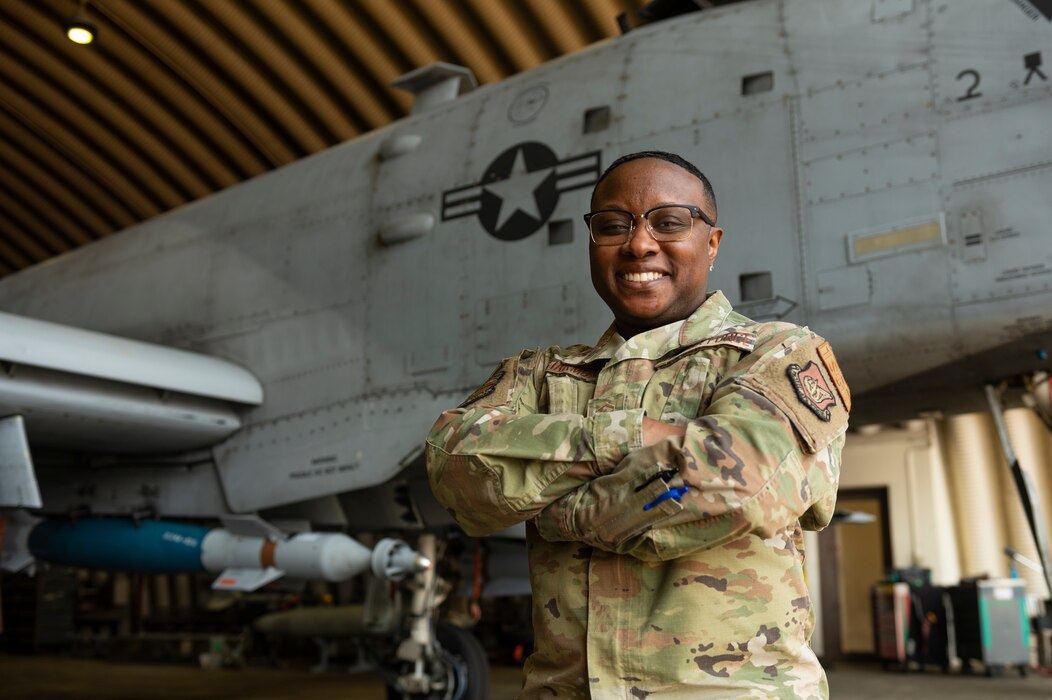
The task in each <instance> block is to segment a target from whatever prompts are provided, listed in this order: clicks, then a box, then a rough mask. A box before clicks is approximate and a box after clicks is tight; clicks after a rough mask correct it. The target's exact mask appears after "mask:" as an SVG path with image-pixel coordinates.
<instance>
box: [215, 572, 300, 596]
mask: <svg viewBox="0 0 1052 700" xmlns="http://www.w3.org/2000/svg"><path fill="white" fill-rule="evenodd" d="M284 575H285V572H284V571H282V570H281V569H275V568H274V567H273V566H268V567H267V568H266V569H224V570H223V572H222V573H220V574H219V577H218V578H217V579H216V580H215V581H213V582H212V588H213V589H214V590H217V591H245V592H250V591H255V590H258V589H260V588H262V587H263V586H265V585H267V584H268V583H270V582H271V581H277V580H278V579H279V578H281V577H282V576H284Z"/></svg>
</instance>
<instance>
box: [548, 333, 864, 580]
mask: <svg viewBox="0 0 1052 700" xmlns="http://www.w3.org/2000/svg"><path fill="white" fill-rule="evenodd" d="M850 400H851V399H850V393H849V392H848V388H847V385H846V383H844V381H843V377H842V375H841V374H840V370H839V368H838V367H836V360H835V358H834V357H833V355H832V352H831V351H830V350H829V346H828V344H827V343H824V341H823V340H822V339H821V338H819V337H818V336H815V335H814V334H812V333H811V332H810V331H808V330H807V329H801V328H795V327H793V328H792V329H791V330H783V331H781V332H779V333H776V334H774V335H773V336H772V337H770V338H768V339H767V340H766V341H764V342H763V343H762V344H761V345H760V346H758V347H757V348H756V349H755V350H754V351H753V352H752V353H750V354H749V355H747V356H746V357H745V358H743V359H742V361H740V362H739V363H738V364H736V365H734V366H733V367H732V368H731V370H730V372H729V373H728V374H727V375H726V376H725V377H724V378H723V379H722V380H721V382H720V383H719V385H717V387H716V390H715V392H714V394H713V399H712V401H711V403H710V404H709V406H708V408H707V409H706V410H705V411H704V413H703V414H702V415H701V416H699V417H698V418H697V419H695V420H693V421H691V422H690V423H689V424H688V425H687V431H686V435H685V436H683V437H670V438H666V439H664V440H661V441H659V442H658V443H656V444H654V445H649V446H647V447H644V448H641V449H639V450H636V451H634V452H632V453H631V454H630V455H628V456H627V457H626V458H625V459H624V460H623V461H622V462H621V463H620V464H619V465H618V466H617V468H616V469H615V470H614V471H613V472H612V473H610V474H608V475H604V476H601V477H599V478H596V479H594V480H592V481H590V482H588V483H586V484H583V485H582V486H580V487H578V488H577V489H575V490H574V491H573V492H572V493H569V494H567V495H566V496H564V497H563V498H561V499H559V500H558V501H557V502H555V503H554V504H552V505H551V506H550V507H548V508H546V509H545V510H544V511H543V512H542V513H541V514H540V515H539V516H538V517H537V519H536V524H537V527H538V530H539V531H540V533H541V535H542V536H543V537H544V538H545V539H547V540H549V541H580V542H584V543H586V544H589V545H591V546H594V547H598V548H600V549H604V550H607V551H612V552H619V553H623V554H631V555H633V556H636V557H637V558H640V559H646V560H667V559H674V558H677V557H681V556H684V555H687V554H691V553H693V552H697V551H699V550H704V549H708V548H712V547H716V546H718V545H721V544H723V543H725V542H728V541H731V540H733V539H736V538H738V537H741V536H743V535H745V534H746V533H750V532H751V533H755V534H757V535H759V536H761V537H771V536H773V535H774V534H775V533H776V532H778V531H779V530H781V529H783V528H785V527H788V526H789V525H791V524H793V523H794V522H795V521H799V522H800V523H801V525H802V526H804V527H806V528H808V529H821V528H822V527H824V526H825V525H827V524H828V523H829V520H830V518H831V517H832V514H833V508H834V505H835V502H836V489H837V482H838V480H839V476H840V452H841V448H842V446H843V443H844V433H845V431H846V429H847V419H848V411H849V409H850ZM684 486H686V487H687V489H688V490H687V491H686V492H684V493H683V494H682V497H681V500H676V499H674V498H668V497H667V495H669V494H668V492H669V491H670V490H672V489H678V488H682V487H684Z"/></svg>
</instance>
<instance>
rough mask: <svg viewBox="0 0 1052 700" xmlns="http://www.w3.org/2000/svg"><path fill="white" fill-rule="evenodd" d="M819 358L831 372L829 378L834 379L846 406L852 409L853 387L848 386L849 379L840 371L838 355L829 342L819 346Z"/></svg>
mask: <svg viewBox="0 0 1052 700" xmlns="http://www.w3.org/2000/svg"><path fill="white" fill-rule="evenodd" d="M818 358H819V359H820V360H822V364H823V365H825V368H826V372H828V373H829V378H830V379H832V380H833V385H834V386H835V387H836V391H837V393H838V394H840V400H841V401H843V402H844V408H846V409H847V410H848V411H850V410H851V389H850V388H848V385H847V380H846V379H844V373H843V372H841V371H840V365H838V364H837V361H836V356H835V355H833V347H832V346H831V345H830V344H829V343H828V342H825V343H822V344H821V345H819V346H818Z"/></svg>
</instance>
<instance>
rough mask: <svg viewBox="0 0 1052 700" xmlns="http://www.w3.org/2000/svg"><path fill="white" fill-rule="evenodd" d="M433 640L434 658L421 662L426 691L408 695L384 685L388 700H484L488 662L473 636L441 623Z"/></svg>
mask: <svg viewBox="0 0 1052 700" xmlns="http://www.w3.org/2000/svg"><path fill="white" fill-rule="evenodd" d="M436 637H437V640H438V644H437V645H436V647H435V654H434V656H432V658H431V659H430V660H428V661H424V662H423V663H424V665H425V667H427V672H426V674H425V675H426V678H427V680H428V685H429V686H430V690H424V691H422V692H408V691H405V690H401V689H399V688H396V687H392V686H391V685H390V684H388V686H387V697H388V700H486V698H488V697H489V659H487V658H486V651H485V650H484V649H483V648H482V645H481V644H480V643H479V641H478V639H476V638H475V635H473V634H472V633H471V632H469V631H468V630H465V629H461V628H460V627H456V626H454V625H451V624H448V623H445V622H443V623H439V625H438V630H437V634H436ZM402 678H405V676H402Z"/></svg>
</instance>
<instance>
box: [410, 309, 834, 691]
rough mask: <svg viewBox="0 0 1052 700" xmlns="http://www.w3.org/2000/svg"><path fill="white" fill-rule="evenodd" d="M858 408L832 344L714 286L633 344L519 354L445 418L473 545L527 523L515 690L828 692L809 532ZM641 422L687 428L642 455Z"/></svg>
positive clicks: (605, 342) (617, 340) (445, 485)
mask: <svg viewBox="0 0 1052 700" xmlns="http://www.w3.org/2000/svg"><path fill="white" fill-rule="evenodd" d="M850 400H851V399H850V394H849V393H848V388H847V385H846V383H845V382H844V380H843V377H842V375H841V374H840V370H839V368H838V367H837V365H836V360H835V359H834V357H833V355H832V352H831V350H830V349H829V345H828V343H825V342H824V341H823V340H822V338H820V337H818V336H817V335H815V334H814V333H812V332H811V331H810V330H808V329H806V328H800V327H797V326H794V325H791V324H787V323H756V322H753V321H751V320H749V319H747V318H745V317H744V316H741V315H740V314H737V313H735V312H734V311H732V309H731V307H730V304H729V303H728V301H727V299H726V298H725V297H724V296H723V294H721V293H719V292H716V293H713V294H711V295H710V296H709V298H708V299H707V300H706V302H705V303H704V304H703V305H702V306H701V307H699V308H698V310H697V311H695V312H694V314H692V315H691V316H690V317H689V318H687V319H685V320H683V321H679V322H677V323H673V324H670V325H667V326H663V327H661V328H657V329H654V330H651V331H648V332H646V333H643V334H640V335H637V336H635V337H633V338H631V339H630V340H628V341H625V340H624V339H622V338H621V337H620V336H619V335H618V334H617V333H616V331H615V329H614V328H613V327H611V328H610V330H608V331H607V332H606V333H605V334H604V335H603V337H602V339H601V340H600V341H599V343H598V345H596V346H595V347H594V348H591V347H586V346H573V347H570V348H560V347H551V348H548V349H547V350H543V351H541V350H526V351H523V352H522V353H520V354H519V355H518V356H516V357H511V358H508V359H506V360H504V361H503V362H502V363H501V365H500V366H499V367H498V368H497V370H496V372H494V374H493V376H492V377H491V378H490V379H489V381H487V382H486V383H485V384H483V385H482V386H481V387H479V389H478V390H476V392H475V393H474V394H472V395H471V396H470V397H469V398H468V400H467V401H465V403H464V404H462V405H461V407H459V408H456V409H451V410H449V411H446V412H445V413H443V414H442V416H441V417H440V418H439V420H438V422H437V423H436V424H435V427H434V428H433V429H432V432H431V433H430V435H429V436H428V440H427V462H428V473H429V478H430V481H431V487H432V489H433V490H434V493H435V495H436V496H437V497H438V499H439V501H441V502H442V503H443V504H444V505H445V506H446V507H447V508H448V509H449V510H450V512H451V513H452V515H453V517H454V518H456V520H457V521H458V522H459V523H460V524H461V526H462V527H463V528H464V529H465V531H467V532H468V533H469V534H472V535H485V534H490V533H493V532H496V531H498V530H501V529H503V528H505V527H508V526H510V525H512V524H514V523H517V522H521V521H523V520H526V521H528V522H527V539H528V544H529V560H530V573H531V582H532V586H533V620H534V631H535V635H536V644H535V651H534V653H533V654H532V655H531V656H530V657H529V659H528V660H527V663H526V679H525V685H524V688H523V691H522V694H521V696H520V697H521V698H551V697H558V698H587V697H591V698H597V699H606V698H629V699H631V698H644V697H646V698H666V697H667V698H699V697H701V698H724V697H728V698H730V697H733V698H825V697H827V696H828V690H827V685H826V679H825V674H824V672H823V671H822V668H821V666H820V665H819V663H818V660H817V658H816V657H815V655H814V653H813V652H812V651H811V648H810V645H809V640H810V636H811V631H812V628H813V626H814V614H813V612H812V610H811V603H810V596H809V595H808V590H807V586H806V583H805V579H804V569H803V561H804V554H803V533H802V531H803V530H804V529H812V530H817V529H821V528H822V527H824V526H825V525H826V524H828V522H829V519H830V517H831V516H832V513H833V507H834V504H835V499H836V487H837V479H838V477H839V472H840V452H841V447H842V445H843V440H844V438H843V435H844V431H845V430H846V428H847V417H848V410H850ZM644 414H646V415H647V416H650V417H652V418H660V419H661V420H662V421H665V422H668V423H673V424H676V425H685V426H686V436H685V437H671V438H665V439H664V440H661V441H659V442H658V443H656V444H654V445H651V446H648V447H643V445H642V441H641V438H642V419H643V415H644ZM684 487H686V490H684Z"/></svg>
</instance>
